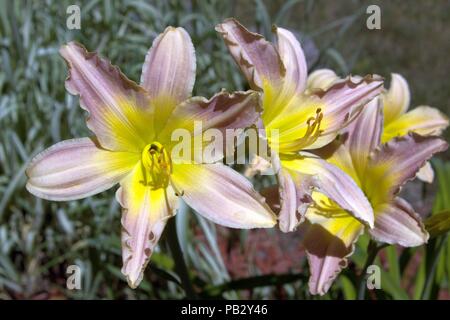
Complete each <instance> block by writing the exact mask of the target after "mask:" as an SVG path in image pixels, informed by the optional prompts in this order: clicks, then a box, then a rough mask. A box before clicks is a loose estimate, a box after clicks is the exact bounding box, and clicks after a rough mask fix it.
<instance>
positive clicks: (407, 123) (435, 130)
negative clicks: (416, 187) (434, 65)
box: [307, 69, 449, 183]
mask: <svg viewBox="0 0 450 320" xmlns="http://www.w3.org/2000/svg"><path fill="white" fill-rule="evenodd" d="M339 80H340V79H339V77H338V76H337V75H336V73H334V71H332V70H329V69H320V70H317V71H314V72H313V73H311V75H310V77H309V78H308V84H307V86H308V88H310V89H314V88H321V89H323V90H326V89H327V88H328V87H330V86H331V85H332V84H333V83H335V82H336V81H339ZM381 98H382V102H383V113H384V127H383V133H382V135H381V141H382V142H383V143H384V142H388V141H389V140H391V139H392V138H394V137H399V136H404V135H406V134H408V133H409V132H415V133H417V134H420V135H423V136H429V135H441V134H442V132H443V131H444V130H445V129H446V128H447V127H448V125H449V120H448V117H447V116H446V115H444V114H443V113H442V112H440V111H439V110H438V109H436V108H432V107H429V106H418V107H416V108H414V109H413V110H411V111H408V108H409V105H410V99H411V94H410V90H409V86H408V83H407V82H406V80H405V78H403V77H402V76H401V75H400V74H397V73H392V74H391V84H390V87H389V89H387V90H386V89H385V90H384V91H383V93H382V94H381ZM417 177H418V178H419V179H421V180H422V181H425V182H428V183H431V182H432V181H433V178H434V173H433V169H432V167H431V165H430V163H429V162H427V163H426V164H425V165H424V167H423V168H421V170H420V171H419V172H418V174H417Z"/></svg>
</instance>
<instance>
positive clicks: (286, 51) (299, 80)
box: [274, 27, 308, 94]
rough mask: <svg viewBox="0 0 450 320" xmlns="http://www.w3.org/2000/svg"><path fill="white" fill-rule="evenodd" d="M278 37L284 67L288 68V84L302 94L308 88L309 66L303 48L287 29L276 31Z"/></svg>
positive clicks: (286, 77) (276, 29) (277, 29)
mask: <svg viewBox="0 0 450 320" xmlns="http://www.w3.org/2000/svg"><path fill="white" fill-rule="evenodd" d="M274 31H275V33H276V35H277V47H278V52H279V54H280V57H281V60H282V61H283V64H284V67H285V68H286V76H285V79H286V82H287V83H288V84H289V85H293V86H295V92H296V93H298V94H300V93H302V92H303V91H304V90H305V88H306V78H307V76H308V66H307V65H306V60H305V55H304V53H303V50H302V47H301V45H300V43H299V42H298V40H297V39H296V38H295V36H294V34H293V33H292V32H290V31H288V30H286V29H283V28H277V27H275V29H274Z"/></svg>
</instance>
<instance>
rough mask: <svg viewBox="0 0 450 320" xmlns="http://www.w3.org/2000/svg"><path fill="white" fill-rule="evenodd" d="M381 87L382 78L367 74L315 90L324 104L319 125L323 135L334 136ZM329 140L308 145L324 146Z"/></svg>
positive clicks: (379, 91) (377, 93) (378, 92)
mask: <svg viewBox="0 0 450 320" xmlns="http://www.w3.org/2000/svg"><path fill="white" fill-rule="evenodd" d="M382 89H383V80H382V79H381V78H379V77H375V76H370V75H369V76H366V77H364V78H362V79H361V80H359V81H356V82H354V81H353V80H352V78H351V77H348V78H347V79H346V80H342V81H337V82H335V83H334V84H333V85H332V86H331V87H330V88H328V89H327V90H326V91H319V90H318V91H316V92H315V93H314V95H317V96H319V97H320V98H321V100H322V101H323V103H324V104H325V106H324V108H323V119H324V120H323V121H324V123H323V124H322V125H321V127H320V128H321V130H322V131H323V136H327V135H328V136H330V139H331V137H333V138H334V137H335V136H336V132H337V131H339V130H340V129H342V128H343V127H345V126H346V125H348V124H349V123H350V122H351V121H352V120H353V119H354V117H355V116H356V115H357V114H358V113H359V112H360V111H361V110H362V107H363V106H364V105H365V104H367V103H368V102H369V101H370V100H372V99H373V98H375V97H376V96H377V95H379V94H380V93H381V91H382ZM328 140H329V139H328ZM331 140H333V139H331ZM331 140H329V141H328V142H326V143H324V141H321V142H322V143H321V145H319V144H318V143H316V144H317V146H316V145H314V146H310V148H312V147H315V148H317V147H321V146H324V145H325V144H327V143H329V142H330V141H331Z"/></svg>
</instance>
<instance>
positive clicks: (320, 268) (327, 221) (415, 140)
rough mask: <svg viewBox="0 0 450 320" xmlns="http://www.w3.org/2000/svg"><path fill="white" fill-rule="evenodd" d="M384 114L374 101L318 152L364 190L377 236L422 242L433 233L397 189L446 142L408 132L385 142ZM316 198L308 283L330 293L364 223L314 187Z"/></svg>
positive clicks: (407, 244)
mask: <svg viewBox="0 0 450 320" xmlns="http://www.w3.org/2000/svg"><path fill="white" fill-rule="evenodd" d="M382 118H383V113H382V107H381V104H380V103H379V101H377V100H374V101H372V102H370V103H369V104H368V105H367V106H366V107H365V108H364V110H363V111H362V113H361V115H360V116H359V117H358V118H357V119H356V120H355V121H354V122H353V123H352V124H350V126H349V127H348V128H347V129H346V132H345V133H343V135H342V136H341V137H339V138H338V139H337V140H336V141H334V142H333V143H331V144H329V145H328V146H326V147H324V148H322V149H320V150H317V151H316V154H318V155H320V156H321V157H323V158H324V159H326V160H327V161H329V162H331V163H333V164H334V165H336V166H338V167H339V168H340V169H342V170H343V171H344V172H345V173H347V174H348V175H350V176H351V177H352V178H353V180H354V181H355V182H356V183H357V184H358V186H359V187H360V188H361V189H362V190H363V191H364V194H365V195H366V196H367V198H368V199H369V201H370V204H371V206H372V207H373V210H374V213H375V224H374V228H373V229H369V230H368V233H369V234H370V236H371V237H372V238H373V239H374V240H376V241H380V242H384V243H388V244H397V245H401V246H404V247H414V246H419V245H421V244H423V243H426V242H427V240H428V237H429V236H428V233H427V231H426V230H425V228H424V226H423V224H422V221H421V219H420V216H419V215H418V214H417V213H416V212H415V211H414V209H413V208H412V207H411V205H410V204H409V203H408V202H407V201H406V200H404V199H402V198H400V197H399V196H398V193H399V191H400V189H401V187H402V186H403V185H404V184H405V183H406V182H407V181H408V180H411V179H412V178H414V177H415V175H416V172H417V171H418V170H419V169H420V168H421V167H422V165H423V164H424V163H425V162H426V161H427V160H428V159H430V158H431V156H432V155H433V154H434V153H436V152H440V151H443V150H445V149H446V148H447V143H446V142H445V141H444V140H442V139H440V138H438V137H431V136H429V137H424V136H420V135H417V134H415V133H408V134H407V135H405V136H402V137H395V138H393V139H391V140H390V141H389V142H387V143H384V144H381V136H382V128H383V124H382V121H383V120H382ZM312 198H313V201H314V205H313V206H311V207H310V208H309V209H308V211H307V213H306V219H307V220H308V221H309V222H310V223H311V225H310V226H309V227H308V228H307V229H306V230H307V231H306V234H305V238H304V245H305V248H306V251H307V255H308V261H309V265H310V271H311V272H310V273H311V277H310V281H309V289H310V291H311V293H312V294H325V293H326V292H327V291H328V289H329V287H330V286H331V284H332V282H333V280H334V279H335V278H336V276H337V275H338V274H339V272H340V271H341V270H342V269H343V268H345V267H346V265H347V258H348V257H349V256H350V255H351V254H352V253H353V248H354V243H355V242H356V241H357V239H358V237H359V236H360V235H361V234H362V233H363V232H364V230H365V226H364V225H363V224H362V223H361V222H360V221H358V220H357V219H355V218H354V217H353V216H352V215H350V214H349V213H348V212H347V211H346V210H343V209H342V208H341V207H340V206H338V205H337V204H336V203H335V202H334V201H332V200H331V199H329V198H328V197H326V196H324V195H323V194H320V193H317V192H313V194H312Z"/></svg>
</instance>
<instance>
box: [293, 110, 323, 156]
mask: <svg viewBox="0 0 450 320" xmlns="http://www.w3.org/2000/svg"><path fill="white" fill-rule="evenodd" d="M322 119H323V113H322V109H321V108H317V109H316V114H315V116H314V117H310V118H308V120H306V125H307V128H306V132H305V134H304V135H303V137H301V138H300V139H298V140H297V142H298V143H297V144H296V145H295V147H296V149H297V150H300V149H303V148H306V147H307V146H309V145H311V144H313V143H314V142H315V141H316V140H317V139H318V138H319V136H320V134H321V133H322V131H321V130H320V124H321V122H322Z"/></svg>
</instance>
